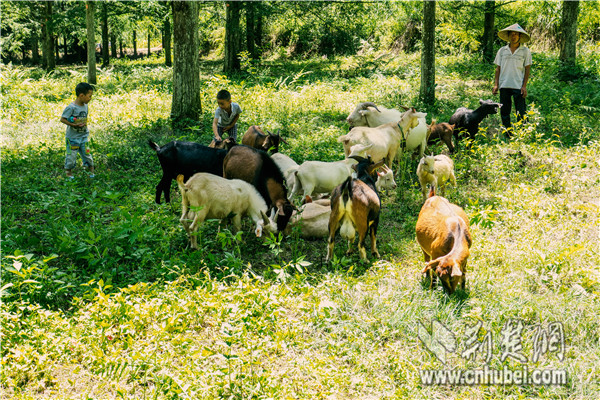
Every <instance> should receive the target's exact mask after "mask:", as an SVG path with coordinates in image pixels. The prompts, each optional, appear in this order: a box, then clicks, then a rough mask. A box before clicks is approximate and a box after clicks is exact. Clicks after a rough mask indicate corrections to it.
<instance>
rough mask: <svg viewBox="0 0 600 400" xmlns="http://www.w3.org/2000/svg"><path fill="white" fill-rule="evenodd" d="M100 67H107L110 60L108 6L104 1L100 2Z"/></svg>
mask: <svg viewBox="0 0 600 400" xmlns="http://www.w3.org/2000/svg"><path fill="white" fill-rule="evenodd" d="M101 11H102V67H108V66H109V64H110V59H109V57H108V5H107V2H106V1H103V2H102V10H101Z"/></svg>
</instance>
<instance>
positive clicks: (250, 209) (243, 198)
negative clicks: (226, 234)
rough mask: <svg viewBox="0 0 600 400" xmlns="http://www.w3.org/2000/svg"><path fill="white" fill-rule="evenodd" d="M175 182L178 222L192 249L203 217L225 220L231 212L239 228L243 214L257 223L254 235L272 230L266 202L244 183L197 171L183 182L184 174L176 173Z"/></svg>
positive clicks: (272, 226) (249, 185) (195, 247)
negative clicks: (179, 195) (178, 201)
mask: <svg viewBox="0 0 600 400" xmlns="http://www.w3.org/2000/svg"><path fill="white" fill-rule="evenodd" d="M177 185H178V186H179V190H180V191H181V203H182V213H181V219H180V222H181V224H182V225H183V227H184V228H185V230H186V232H187V233H188V235H189V237H190V244H191V247H192V248H193V249H197V248H198V241H197V235H196V231H197V230H198V228H199V226H200V224H202V222H204V220H206V219H212V218H216V219H224V218H227V217H228V216H230V215H232V214H234V215H233V224H234V226H235V228H236V229H237V230H238V231H239V230H240V229H241V228H242V217H243V216H246V215H247V216H249V217H250V218H251V219H252V221H254V223H255V224H256V229H255V234H256V236H261V235H262V232H263V229H267V230H269V231H272V230H275V228H274V225H271V222H270V221H269V219H268V218H267V216H266V214H265V213H266V212H267V204H266V203H265V201H264V200H263V198H262V196H261V195H260V194H259V193H258V191H257V190H256V189H255V188H254V186H252V185H251V184H249V183H247V182H244V181H242V180H239V179H231V180H230V179H225V178H221V177H220V176H217V175H213V174H209V173H203V172H199V173H197V174H194V175H193V176H192V177H191V178H190V179H188V181H187V182H186V183H185V184H184V183H183V175H178V176H177ZM190 221H191V223H190Z"/></svg>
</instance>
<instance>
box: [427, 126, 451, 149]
mask: <svg viewBox="0 0 600 400" xmlns="http://www.w3.org/2000/svg"><path fill="white" fill-rule="evenodd" d="M454 126H455V125H454V124H449V123H447V122H441V123H439V124H437V123H436V120H435V119H434V120H432V121H431V125H429V126H428V128H429V133H428V136H427V145H430V144H434V143H436V142H438V141H440V140H441V141H442V142H444V143H445V144H446V146H448V150H450V153H454V145H453V144H452V133H453V131H454Z"/></svg>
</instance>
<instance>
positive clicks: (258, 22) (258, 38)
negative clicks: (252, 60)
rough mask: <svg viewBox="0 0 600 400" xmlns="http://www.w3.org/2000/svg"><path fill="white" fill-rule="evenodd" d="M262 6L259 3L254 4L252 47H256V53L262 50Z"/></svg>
mask: <svg viewBox="0 0 600 400" xmlns="http://www.w3.org/2000/svg"><path fill="white" fill-rule="evenodd" d="M262 7H263V5H262V4H261V2H260V1H258V2H256V4H255V12H254V45H255V46H256V49H257V50H256V51H257V52H260V49H261V48H262V36H263V11H262Z"/></svg>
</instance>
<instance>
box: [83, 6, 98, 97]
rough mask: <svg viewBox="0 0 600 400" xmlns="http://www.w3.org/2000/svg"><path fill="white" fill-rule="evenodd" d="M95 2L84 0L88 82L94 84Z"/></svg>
mask: <svg viewBox="0 0 600 400" xmlns="http://www.w3.org/2000/svg"><path fill="white" fill-rule="evenodd" d="M95 11H96V3H95V2H94V1H89V0H88V1H86V2H85V21H86V26H87V65H88V74H87V75H88V83H89V84H91V85H95V84H96V27H95V26H94V13H95Z"/></svg>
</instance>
